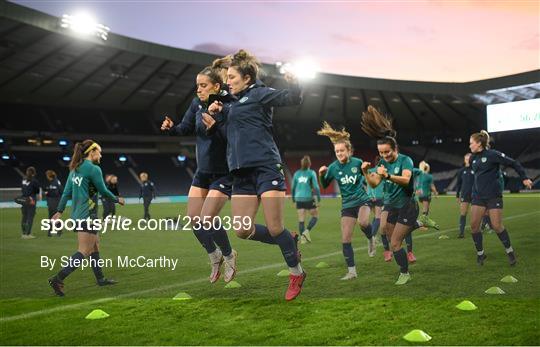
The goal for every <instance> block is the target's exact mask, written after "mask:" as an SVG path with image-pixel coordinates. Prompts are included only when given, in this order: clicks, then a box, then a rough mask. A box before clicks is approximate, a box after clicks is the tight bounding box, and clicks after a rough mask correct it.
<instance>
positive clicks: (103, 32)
mask: <svg viewBox="0 0 540 347" xmlns="http://www.w3.org/2000/svg"><path fill="white" fill-rule="evenodd" d="M60 27H62V28H65V29H70V30H72V31H73V32H75V33H77V34H80V35H85V36H90V35H93V36H97V37H99V38H101V39H102V40H103V41H106V40H107V36H108V35H109V31H110V29H109V27H106V26H105V25H103V24H100V23H98V22H97V21H96V20H95V19H94V18H92V16H90V15H88V14H86V13H80V14H76V15H69V14H65V15H63V16H62V19H61V21H60Z"/></svg>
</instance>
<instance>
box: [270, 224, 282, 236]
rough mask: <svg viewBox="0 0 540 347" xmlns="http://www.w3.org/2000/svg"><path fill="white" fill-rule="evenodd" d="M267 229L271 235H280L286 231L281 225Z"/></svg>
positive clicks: (274, 225) (273, 225)
mask: <svg viewBox="0 0 540 347" xmlns="http://www.w3.org/2000/svg"><path fill="white" fill-rule="evenodd" d="M266 227H267V228H268V232H269V233H270V235H279V234H281V232H283V229H285V227H284V226H283V224H281V223H276V224H272V225H267V226H266Z"/></svg>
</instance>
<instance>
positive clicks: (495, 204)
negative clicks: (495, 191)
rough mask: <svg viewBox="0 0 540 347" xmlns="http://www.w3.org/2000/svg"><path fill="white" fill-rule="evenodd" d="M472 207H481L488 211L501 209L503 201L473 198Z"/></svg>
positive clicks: (499, 198) (500, 199) (499, 199)
mask: <svg viewBox="0 0 540 347" xmlns="http://www.w3.org/2000/svg"><path fill="white" fill-rule="evenodd" d="M472 205H476V206H482V207H485V208H486V209H488V210H495V209H502V208H503V199H502V198H501V197H498V198H491V199H479V198H473V199H472Z"/></svg>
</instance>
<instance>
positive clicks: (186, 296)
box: [173, 292, 192, 300]
mask: <svg viewBox="0 0 540 347" xmlns="http://www.w3.org/2000/svg"><path fill="white" fill-rule="evenodd" d="M191 299H192V298H191V295H189V294H188V293H186V292H180V293H178V294H176V296H175V297H174V298H173V300H191Z"/></svg>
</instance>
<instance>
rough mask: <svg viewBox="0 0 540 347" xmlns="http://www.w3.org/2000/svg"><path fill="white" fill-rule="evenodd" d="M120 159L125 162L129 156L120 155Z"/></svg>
mask: <svg viewBox="0 0 540 347" xmlns="http://www.w3.org/2000/svg"><path fill="white" fill-rule="evenodd" d="M118 161H120V162H122V163H124V162H126V161H127V157H126V156H125V155H121V156H119V157H118Z"/></svg>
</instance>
